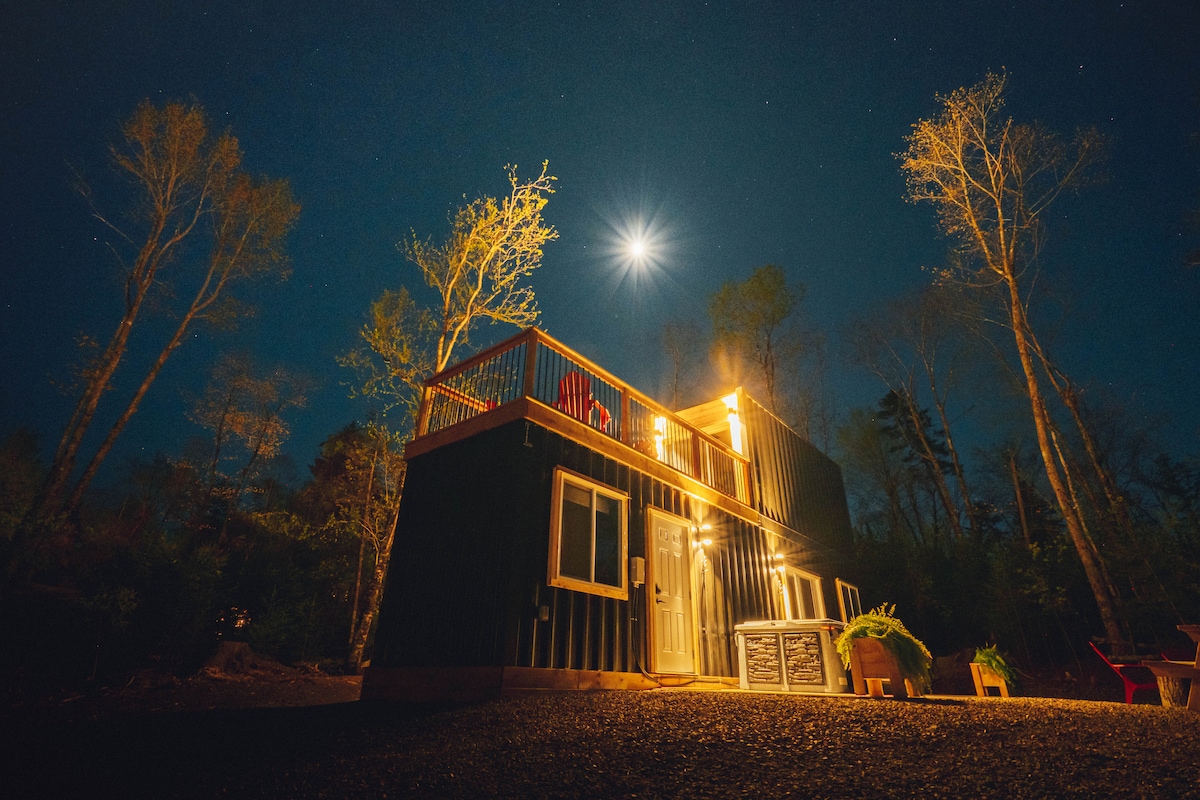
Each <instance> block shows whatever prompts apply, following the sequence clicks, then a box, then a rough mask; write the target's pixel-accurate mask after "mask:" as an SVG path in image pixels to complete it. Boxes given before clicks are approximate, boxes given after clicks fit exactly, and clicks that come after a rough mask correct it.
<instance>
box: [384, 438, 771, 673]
mask: <svg viewBox="0 0 1200 800" xmlns="http://www.w3.org/2000/svg"><path fill="white" fill-rule="evenodd" d="M559 466H562V467H565V468H566V469H569V470H572V471H574V472H577V473H579V474H581V475H585V476H587V477H589V478H591V479H592V480H595V481H597V482H599V483H603V484H605V485H607V486H610V487H613V488H615V489H618V490H620V491H622V492H625V493H626V494H628V495H629V498H630V503H629V517H628V519H627V525H628V549H629V553H628V554H629V555H630V556H631V557H632V556H642V557H645V555H646V553H645V545H646V536H645V531H646V515H647V508H648V507H651V506H653V507H656V508H660V509H663V510H665V511H668V512H670V513H672V514H676V515H678V516H680V517H684V518H685V519H689V520H692V521H693V523H695V524H700V523H701V522H703V523H708V524H710V525H712V526H713V532H712V534H711V536H712V538H713V544H712V545H711V546H710V547H709V548H707V552H708V560H707V566H705V565H704V564H703V563H702V562H700V561H697V563H695V564H694V565H693V571H694V573H695V575H696V581H695V585H696V587H697V592H698V597H697V606H698V611H697V613H698V619H697V621H696V622H697V625H698V627H699V631H700V671H701V673H703V674H706V675H724V676H734V675H736V674H737V672H736V670H737V664H736V651H735V650H734V647H735V642H734V630H733V628H734V626H735V625H737V624H738V623H740V622H744V621H747V620H751V619H770V618H772V617H774V616H775V605H774V586H773V584H772V581H773V580H774V578H773V577H772V575H771V572H770V567H771V566H772V562H771V553H770V551H769V543H768V540H767V535H766V534H765V533H764V532H763V531H762V530H761V529H759V528H758V527H757V526H755V525H752V524H750V523H748V522H745V521H744V520H740V519H737V518H735V517H732V516H729V515H727V514H725V513H724V512H720V511H717V510H715V509H711V508H709V507H708V506H707V505H706V504H702V503H700V502H699V501H696V500H695V499H694V498H691V497H690V496H688V495H686V494H684V493H683V492H682V491H681V490H680V489H678V488H676V487H674V486H671V485H669V484H665V483H663V482H662V481H659V480H656V479H655V478H652V477H650V476H648V475H645V474H643V473H641V472H638V471H637V470H634V469H632V468H630V467H628V466H626V465H624V464H622V463H620V462H617V461H614V460H612V459H610V458H606V457H604V456H602V455H600V454H598V453H596V452H594V451H592V450H589V449H588V448H586V447H583V446H582V445H580V444H578V443H576V442H573V441H571V440H569V439H566V438H565V437H563V436H560V435H558V434H556V433H553V432H551V431H547V430H546V429H544V428H541V427H539V426H537V425H534V424H532V423H527V422H524V421H521V422H515V423H512V424H509V425H505V426H503V427H500V428H496V429H494V430H491V431H486V432H484V433H482V434H479V435H478V436H474V437H471V438H470V439H466V440H463V441H459V442H455V443H453V444H450V445H447V446H445V447H442V448H439V449H437V450H434V451H432V452H429V453H426V454H424V455H421V456H418V457H416V458H414V459H412V461H410V462H409V465H408V477H407V482H406V485H405V489H404V499H403V501H402V502H401V506H400V515H399V519H398V524H397V531H396V541H395V545H394V547H393V555H392V563H391V566H390V569H389V572H388V577H387V586H386V590H385V593H384V598H383V606H382V608H381V611H380V618H379V628H378V631H377V634H376V646H375V653H374V658H373V663H375V664H376V665H378V666H382V667H405V666H408V667H436V666H450V665H453V666H524V667H541V668H562V669H584V670H604V671H617V672H637V671H640V670H642V669H649V667H650V665H649V664H648V663H646V661H645V658H646V652H645V647H644V645H643V644H642V643H643V642H644V640H645V634H644V631H645V629H644V624H645V623H644V619H645V608H646V595H645V587H642V588H639V589H634V588H633V587H632V586H630V599H629V600H628V601H625V600H616V599H612V598H605V597H598V596H595V595H590V594H586V593H583V592H576V591H571V590H567V589H561V588H557V587H551V586H549V585H547V583H546V572H547V558H548V555H549V544H550V501H551V482H552V478H553V474H554V470H555V468H556V467H559ZM542 607H545V609H546V612H545V613H546V616H547V619H545V620H541V619H540V612H541V609H542Z"/></svg>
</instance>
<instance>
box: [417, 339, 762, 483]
mask: <svg viewBox="0 0 1200 800" xmlns="http://www.w3.org/2000/svg"><path fill="white" fill-rule="evenodd" d="M425 387H426V388H425V396H424V398H423V399H422V402H421V410H420V413H419V415H418V418H417V430H416V436H415V437H414V440H413V442H411V443H410V445H409V450H408V451H407V452H409V454H410V455H411V454H414V453H419V452H422V451H424V450H425V449H427V447H425V445H426V442H423V441H422V440H423V439H426V437H431V436H433V435H434V434H437V433H439V432H441V431H446V430H448V429H450V428H453V427H454V426H458V425H463V424H464V423H468V422H469V421H471V420H475V419H477V418H482V417H484V416H485V415H488V414H491V413H496V414H497V415H498V416H499V414H500V410H501V409H502V408H504V407H505V406H509V405H510V404H514V403H515V402H517V401H532V403H534V404H535V405H536V406H537V407H538V408H539V409H546V410H549V411H551V412H553V413H552V415H550V416H549V417H548V418H549V419H551V420H555V419H557V420H560V421H561V422H562V423H563V426H562V427H563V428H564V431H565V432H567V433H571V432H572V431H577V430H579V428H578V426H579V424H582V425H584V426H587V428H590V429H591V430H592V431H594V432H595V433H596V434H598V435H600V436H603V437H607V438H608V439H609V440H611V441H613V442H616V443H619V444H621V445H623V446H624V447H626V448H629V449H630V450H632V451H635V452H637V453H639V454H641V455H642V456H644V457H646V458H649V459H653V460H654V461H656V462H659V463H661V464H663V465H666V466H668V467H670V468H671V469H673V470H675V471H677V472H679V473H681V474H683V475H686V476H688V477H690V478H693V479H695V480H697V481H699V482H700V483H703V484H704V485H705V486H707V487H709V488H711V489H713V490H715V491H717V492H719V493H721V494H723V495H725V496H727V497H730V498H733V499H734V500H737V501H739V502H740V503H743V504H746V505H752V504H753V501H752V498H751V488H750V487H751V482H750V474H749V461H748V460H747V459H746V457H745V456H744V455H742V454H741V453H738V452H737V451H736V450H734V449H733V448H732V447H730V446H729V445H727V444H725V443H724V442H722V441H720V440H719V439H716V438H714V437H713V436H710V435H709V434H707V433H705V432H704V431H702V430H700V429H699V428H698V427H696V426H694V425H692V424H691V423H689V422H687V421H686V420H684V419H683V418H682V417H680V416H679V415H677V414H675V413H673V412H671V411H670V410H668V409H667V408H666V407H664V406H662V405H660V404H658V403H656V402H655V401H654V400H652V399H651V398H650V397H648V396H647V395H644V394H642V393H641V392H639V391H637V390H636V389H634V388H632V387H631V386H629V385H628V384H626V383H624V382H623V381H621V380H619V379H618V378H616V377H615V376H613V375H612V374H610V373H608V372H606V371H605V370H603V369H601V368H600V367H599V366H597V365H596V364H593V363H592V362H590V361H588V360H587V359H585V358H584V357H583V356H581V355H579V354H578V353H576V352H574V351H573V350H571V349H570V348H568V347H566V346H565V345H563V344H561V343H559V342H557V341H555V340H554V339H552V338H551V337H549V336H548V335H546V334H545V333H544V332H542V331H539V330H537V329H536V328H530V329H528V330H525V331H523V332H522V333H520V334H518V335H516V336H514V337H512V338H511V339H508V340H506V341H504V342H501V343H500V344H497V345H495V346H494V347H491V348H488V349H487V350H484V351H483V352H481V353H479V354H478V355H476V356H474V357H473V358H470V359H467V360H466V361H463V362H462V363H460V364H458V365H456V366H454V367H451V368H450V369H447V370H444V371H443V372H441V373H439V374H437V375H434V376H433V377H432V378H430V379H429V380H428V381H426V383H425ZM539 417H541V418H547V417H546V415H542V414H539ZM464 427H466V426H464ZM590 435H592V434H589V436H590Z"/></svg>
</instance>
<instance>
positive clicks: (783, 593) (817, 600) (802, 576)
mask: <svg viewBox="0 0 1200 800" xmlns="http://www.w3.org/2000/svg"><path fill="white" fill-rule="evenodd" d="M776 569H777V574H778V576H779V602H780V604H781V605H782V607H783V619H785V620H790V619H793V617H792V616H791V614H790V612H791V605H792V603H791V595H792V593H791V590H790V589H789V588H788V585H789V581H790V580H792V579H795V580H801V581H805V582H807V583H808V584H809V586H810V587H811V588H812V598H813V617H812V619H825V593H824V589H823V587H822V585H821V576H820V575H817V574H816V573H813V572H809V571H808V570H804V569H800V568H799V567H793V566H791V565H788V564H782V565H780V566H779V567H777V568H776Z"/></svg>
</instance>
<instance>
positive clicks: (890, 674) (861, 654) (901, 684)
mask: <svg viewBox="0 0 1200 800" xmlns="http://www.w3.org/2000/svg"><path fill="white" fill-rule="evenodd" d="M850 673H851V676H852V677H853V679H854V693H855V694H867V695H870V696H871V697H883V696H884V693H883V682H884V681H887V682H888V688H890V689H891V692H892V697H894V698H895V699H897V700H907V699H908V698H909V697H920V696H921V692H920V691H918V690H917V687H915V686H913V684H912V682H911V681H908V680H906V679H905V678H904V676H903V675H901V674H900V665H899V664H897V663H896V657H895V656H894V655H892V653H891V651H890V650H888V649H887V648H886V647H884V646H883V642H882V641H880V640H879V639H873V638H871V637H869V636H863V637H860V638H858V639H854V640H853V643H852V646H851V648H850Z"/></svg>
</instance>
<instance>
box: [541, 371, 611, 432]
mask: <svg viewBox="0 0 1200 800" xmlns="http://www.w3.org/2000/svg"><path fill="white" fill-rule="evenodd" d="M554 406H555V408H557V409H558V410H559V411H562V412H564V413H566V414H570V415H571V416H572V417H574V418H575V419H577V420H579V421H580V422H586V423H587V424H588V425H591V424H592V409H596V410H597V411H598V412H599V417H600V428H601V429H603V430H608V424H609V423H610V422H611V421H612V415H611V414H609V413H608V409H607V408H605V407H604V406H602V405H600V404H599V403H597V402H596V401H595V399H593V398H592V382H591V381H590V380H588V377H587V376H586V375H583V374H582V373H579V372H576V371H575V370H571V371H570V372H568V373H567V374H566V375H564V376H563V378H562V380H560V381H559V382H558V401H557V402H555V404H554Z"/></svg>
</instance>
